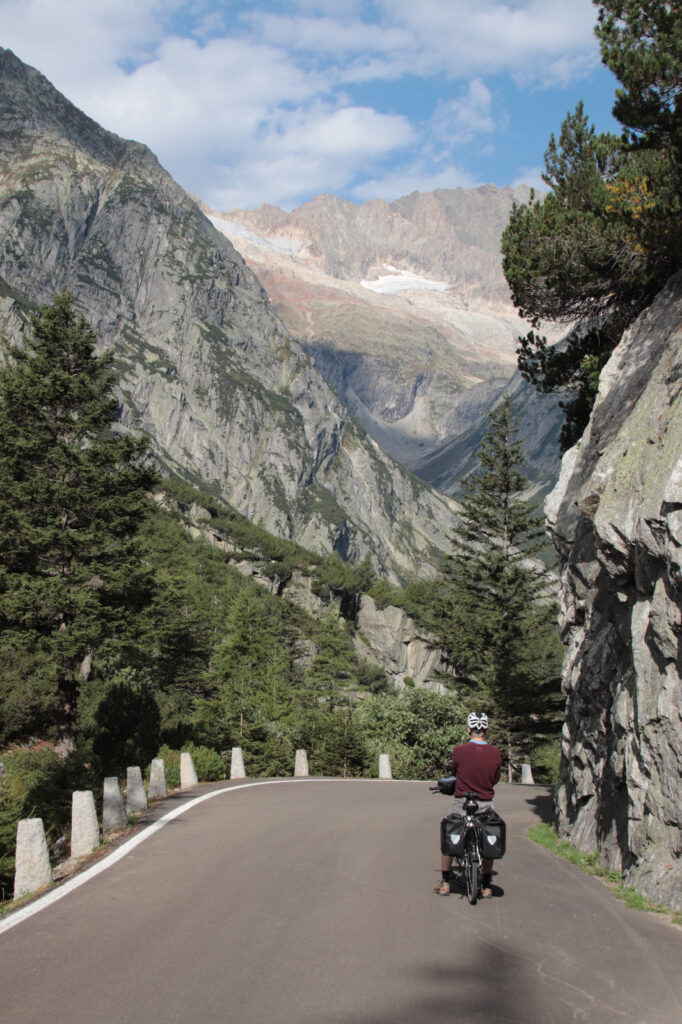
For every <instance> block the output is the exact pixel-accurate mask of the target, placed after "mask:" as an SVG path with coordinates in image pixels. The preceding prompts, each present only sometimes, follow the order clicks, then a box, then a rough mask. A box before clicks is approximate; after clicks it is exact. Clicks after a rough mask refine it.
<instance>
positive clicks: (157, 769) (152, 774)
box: [147, 757, 168, 800]
mask: <svg viewBox="0 0 682 1024" xmlns="http://www.w3.org/2000/svg"><path fill="white" fill-rule="evenodd" d="M167 796H168V786H167V785H166V766H165V764H164V763H163V758H162V757H155V758H154V760H153V761H152V766H151V768H150V769H149V792H148V793H147V797H148V799H149V800H163V799H164V797H167Z"/></svg>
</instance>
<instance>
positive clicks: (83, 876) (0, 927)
mask: <svg viewBox="0 0 682 1024" xmlns="http://www.w3.org/2000/svg"><path fill="white" fill-rule="evenodd" d="M365 781H366V782H377V781H378V780H377V779H265V780H263V781H262V782H247V783H246V784H244V785H241V786H225V787H224V788H223V789H214V790H212V791H211V792H210V793H204V794H203V796H197V797H195V798H194V799H193V800H188V801H187V803H186V804H182V806H181V807H176V808H175V809H174V810H172V811H169V812H168V814H164V816H163V818H159V820H158V821H154V822H152V824H151V825H148V826H147V828H145V829H144V830H143V831H142V832H138V834H137V835H136V836H133V837H132V839H129V840H128V841H127V842H126V843H123V845H122V846H119V848H118V849H117V850H114V851H113V853H111V854H110V855H109V856H108V857H105V858H104V859H103V860H101V861H98V862H97V863H96V864H93V865H92V867H90V868H87V869H86V870H85V871H83V872H81V873H80V874H78V875H76V876H75V877H74V878H71V879H70V880H69V881H68V882H64V884H63V885H60V886H59V887H58V888H56V889H52V890H50V892H47V893H45V895H44V896H40V897H39V898H38V899H37V900H35V901H34V902H33V903H29V904H28V905H27V906H25V907H23V908H22V909H21V910H17V911H15V912H14V913H10V914H9V916H8V917H7V918H6V919H5V920H4V921H0V935H2V933H3V932H7V931H9V930H10V928H14V927H15V926H16V925H18V924H21V922H22V921H25V920H26V919H27V918H29V917H33V915H34V914H37V913H38V912H39V911H41V910H45V909H46V908H47V907H50V906H52V904H53V903H56V902H57V900H61V899H62V898H63V897H64V896H68V894H69V893H70V892H73V890H74V889H78V887H79V886H81V885H85V883H86V882H89V881H90V879H91V878H94V877H95V875H99V874H100V873H101V872H102V871H106V870H107V868H110V867H113V865H114V864H117V863H118V861H119V860H122V859H123V858H124V857H125V856H126V855H127V854H129V853H131V852H132V850H134V849H135V847H136V846H139V845H140V843H144V841H145V840H146V839H150V838H151V836H153V835H156V833H157V832H159V831H160V830H161V829H162V828H163V826H164V825H166V824H167V823H168V822H169V821H173V819H174V818H179V817H180V815H181V814H184V813H185V811H189V810H191V809H192V808H193V807H196V806H197V804H201V803H203V802H204V800H211V799H212V798H213V797H214V796H222V794H223V793H239V792H240V791H241V790H242V789H251V787H252V786H280V785H282V783H287V782H289V783H291V782H293V783H295V784H296V785H300V784H301V783H309V782H365ZM382 784H383V783H382Z"/></svg>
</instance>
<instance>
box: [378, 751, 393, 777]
mask: <svg viewBox="0 0 682 1024" xmlns="http://www.w3.org/2000/svg"><path fill="white" fill-rule="evenodd" d="M379 778H380V779H392V778H393V776H392V775H391V759H390V757H389V756H388V754H379Z"/></svg>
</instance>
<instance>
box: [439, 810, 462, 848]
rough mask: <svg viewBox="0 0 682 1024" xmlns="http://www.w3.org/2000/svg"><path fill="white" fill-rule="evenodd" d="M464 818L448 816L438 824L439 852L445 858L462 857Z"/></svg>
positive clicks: (458, 815)
mask: <svg viewBox="0 0 682 1024" xmlns="http://www.w3.org/2000/svg"><path fill="white" fill-rule="evenodd" d="M465 830H466V818H465V817H464V815H462V814H448V816H447V818H443V820H442V821H441V823H440V852H441V853H443V854H445V856H446V857H463V856H464V835H465Z"/></svg>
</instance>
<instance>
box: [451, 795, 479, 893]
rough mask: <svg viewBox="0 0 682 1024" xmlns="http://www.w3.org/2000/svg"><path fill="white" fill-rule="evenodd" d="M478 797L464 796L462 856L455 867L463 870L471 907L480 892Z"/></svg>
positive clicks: (457, 858) (458, 858) (457, 859)
mask: <svg viewBox="0 0 682 1024" xmlns="http://www.w3.org/2000/svg"><path fill="white" fill-rule="evenodd" d="M477 813H478V797H477V795H476V793H465V794H464V814H465V826H464V854H463V855H462V856H461V857H456V858H455V859H456V861H457V866H458V868H459V870H460V871H461V870H462V869H464V878H465V883H466V891H467V899H468V900H469V903H470V904H471V906H472V907H473V906H474V905H475V903H476V901H477V900H478V896H479V893H480V890H481V859H482V858H481V832H480V826H479V824H478V821H477V820H476V815H477Z"/></svg>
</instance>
